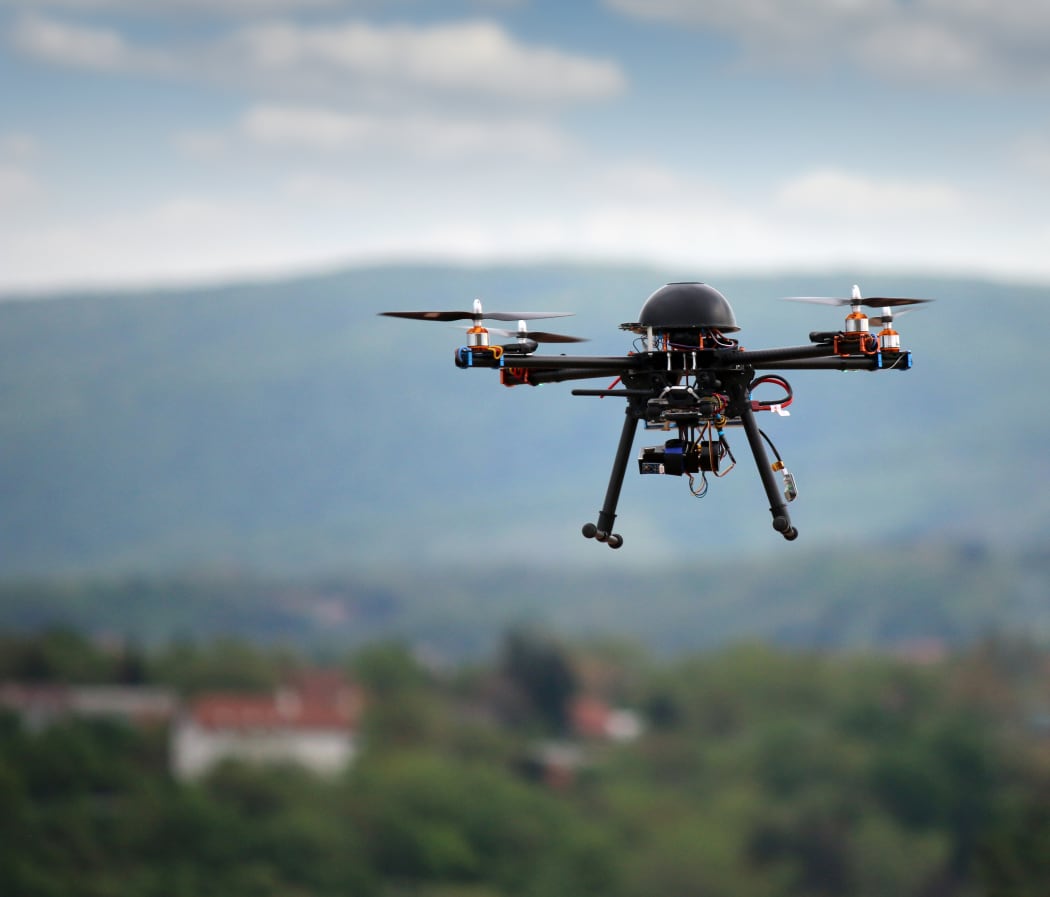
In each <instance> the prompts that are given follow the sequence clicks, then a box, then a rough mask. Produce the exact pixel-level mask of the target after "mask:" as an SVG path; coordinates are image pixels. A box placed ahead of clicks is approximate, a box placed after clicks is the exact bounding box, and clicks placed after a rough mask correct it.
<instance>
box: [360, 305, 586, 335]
mask: <svg viewBox="0 0 1050 897" xmlns="http://www.w3.org/2000/svg"><path fill="white" fill-rule="evenodd" d="M379 314H381V315H386V316H387V317H389V318H412V319H414V320H417V321H473V322H474V324H475V325H478V324H479V323H480V322H481V321H483V320H486V319H487V320H489V321H519V322H520V321H534V320H537V319H538V318H564V317H568V316H569V315H571V314H572V312H568V311H484V310H483V309H482V307H481V300H480V299H475V300H474V308H473V310H472V311H381V312H379ZM533 339H535V337H533Z"/></svg>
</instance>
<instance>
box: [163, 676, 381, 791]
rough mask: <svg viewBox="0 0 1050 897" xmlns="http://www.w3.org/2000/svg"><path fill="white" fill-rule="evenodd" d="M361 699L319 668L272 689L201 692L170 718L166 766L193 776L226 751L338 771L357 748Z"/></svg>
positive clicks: (354, 690)
mask: <svg viewBox="0 0 1050 897" xmlns="http://www.w3.org/2000/svg"><path fill="white" fill-rule="evenodd" d="M362 705H363V700H362V696H361V691H360V689H359V688H358V687H356V686H354V685H351V684H350V683H348V682H346V681H345V680H344V679H343V678H342V676H340V675H339V674H338V673H332V672H324V671H319V672H312V673H307V674H303V675H300V676H299V677H297V678H296V679H295V680H293V681H292V682H290V683H288V684H286V685H283V686H281V687H280V688H278V689H277V690H276V691H275V692H274V693H272V694H263V695H258V694H254V695H253V694H229V693H223V694H205V695H201V696H199V697H198V698H197V699H196V700H194V701H192V702H191V703H189V704H188V705H187V706H186V707H185V708H184V710H183V712H182V713H181V714H179V716H178V718H177V719H176V721H175V723H174V725H173V726H172V729H171V765H172V773H173V774H174V775H175V777H176V778H179V779H184V780H185V779H193V778H196V777H198V776H201V775H203V774H204V773H206V772H207V771H208V770H210V769H211V768H212V767H214V766H215V765H216V764H218V763H220V762H221V761H223V760H226V759H238V760H245V761H249V762H253V763H273V762H288V763H296V764H299V765H301V766H303V767H305V768H307V769H310V770H312V771H314V772H317V773H321V774H335V773H338V772H340V771H342V770H343V769H345V768H346V767H347V766H348V765H349V764H350V763H351V762H352V761H353V759H354V756H355V754H356V752H357V729H358V725H359V722H360V716H361V710H362Z"/></svg>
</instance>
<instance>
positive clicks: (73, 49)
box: [11, 15, 172, 72]
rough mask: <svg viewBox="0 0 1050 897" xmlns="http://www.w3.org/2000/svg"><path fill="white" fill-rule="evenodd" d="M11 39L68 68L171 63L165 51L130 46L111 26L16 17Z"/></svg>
mask: <svg viewBox="0 0 1050 897" xmlns="http://www.w3.org/2000/svg"><path fill="white" fill-rule="evenodd" d="M11 43H12V45H13V46H14V47H15V49H16V50H18V51H19V52H20V53H22V54H24V55H26V56H29V57H32V58H33V59H38V60H41V61H43V62H49V63H52V64H54V65H61V66H67V67H70V68H80V69H94V70H98V71H109V72H128V71H134V72H155V71H160V70H165V69H169V68H171V67H172V65H171V63H172V60H171V59H170V57H168V55H167V54H165V53H163V52H159V51H156V50H144V49H141V48H138V47H133V46H132V45H130V44H128V43H127V42H126V41H125V40H124V38H123V37H122V36H121V35H120V33H119V32H117V31H115V30H114V29H111V28H101V27H96V26H91V25H79V24H72V23H67V22H61V21H59V20H57V19H53V18H45V17H43V16H39V15H31V16H24V17H22V18H20V19H19V20H18V21H17V22H16V23H15V25H14V28H13V29H12V34H11Z"/></svg>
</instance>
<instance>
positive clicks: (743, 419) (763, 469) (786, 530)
mask: <svg viewBox="0 0 1050 897" xmlns="http://www.w3.org/2000/svg"><path fill="white" fill-rule="evenodd" d="M732 391H733V393H734V395H733V398H734V404H735V405H736V406H737V407H738V408H739V410H740V423H741V424H742V425H743V427H744V433H745V435H746V436H747V442H748V445H749V446H750V447H751V454H752V455H753V456H754V459H755V464H756V465H757V467H758V475H759V477H760V478H761V479H762V487H763V488H764V489H765V490H766V497H767V498H768V499H769V512H770V514H772V515H773V529H775V530H776V531H777V532H778V533H780V534H781V535H782V536H783V537H784V538H785V539H787V540H788V541H789V542H790V541H792V540H794V539H797V538H798V530H797V529H795V527H794V526H792V525H791V516H790V515H789V514H788V509H787V503H786V502H785V500H784V496H783V495H781V493H780V489H779V488H778V486H777V480H776V477H775V476H774V475H773V467H772V466H771V465H770V463H769V456H768V455H767V454H766V447H765V445H764V444H763V441H762V431H761V430H759V428H758V421H756V420H755V412H754V411H753V410H752V409H751V402H750V401H749V400H748V397H747V389H746V387H745V386H744V385H743V383H742V381H739V382H737V383H735V384H734V385H733V387H732Z"/></svg>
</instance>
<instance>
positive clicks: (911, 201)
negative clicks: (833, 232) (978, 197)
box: [776, 169, 965, 219]
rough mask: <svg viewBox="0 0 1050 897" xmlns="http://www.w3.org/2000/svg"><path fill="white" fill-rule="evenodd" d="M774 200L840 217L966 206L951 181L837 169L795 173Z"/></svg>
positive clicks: (949, 210)
mask: <svg viewBox="0 0 1050 897" xmlns="http://www.w3.org/2000/svg"><path fill="white" fill-rule="evenodd" d="M776 201H777V203H778V204H779V205H780V206H782V207H783V208H785V209H787V210H789V211H790V210H797V211H804V212H815V213H818V214H822V215H828V216H833V217H834V218H836V219H842V218H853V219H858V218H865V217H898V216H901V217H908V216H913V215H917V214H923V215H931V214H932V215H943V214H949V215H950V214H955V213H957V212H959V211H960V210H961V209H962V208H963V207H964V205H965V200H964V198H963V196H962V194H961V192H960V191H959V190H958V189H957V188H955V187H954V186H952V185H950V184H945V183H939V182H930V181H919V180H907V179H902V178H876V177H871V176H868V175H862V174H854V173H851V172H846V171H841V170H837V169H822V170H817V171H811V172H807V173H805V174H802V175H799V176H796V177H794V178H792V179H790V180H788V181H787V182H785V183H784V184H782V185H781V187H780V188H779V190H778V191H777V193H776Z"/></svg>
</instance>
